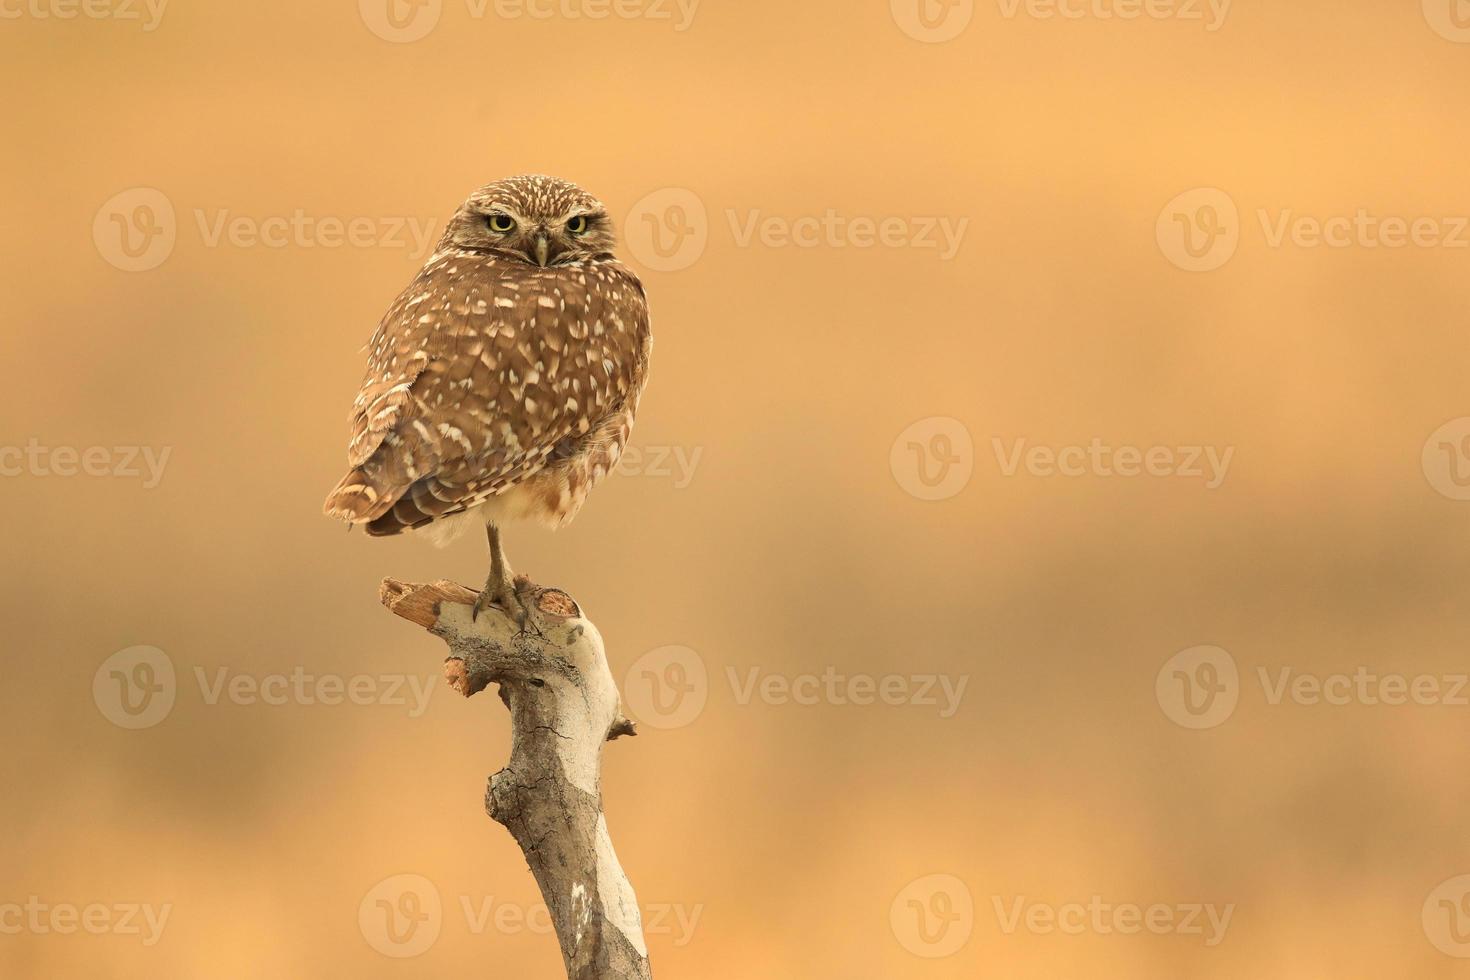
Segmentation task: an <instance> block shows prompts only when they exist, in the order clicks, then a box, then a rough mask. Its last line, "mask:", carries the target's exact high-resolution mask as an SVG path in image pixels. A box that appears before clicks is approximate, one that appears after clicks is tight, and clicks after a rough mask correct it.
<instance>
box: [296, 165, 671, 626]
mask: <svg viewBox="0 0 1470 980" xmlns="http://www.w3.org/2000/svg"><path fill="white" fill-rule="evenodd" d="M614 244H615V236H614V231H613V226H612V222H611V220H609V218H608V215H607V209H606V208H604V207H603V206H602V204H601V202H599V201H598V200H597V199H596V198H594V197H592V196H591V195H590V194H588V193H586V192H585V191H583V190H582V189H581V188H579V187H577V186H575V185H574V184H571V183H568V182H567V181H564V180H558V179H557V178H555V177H541V176H532V177H511V178H508V179H506V180H501V181H497V182H496V183H493V184H489V185H488V186H485V187H482V188H480V189H479V190H477V191H475V192H474V193H473V194H471V195H470V197H469V200H467V201H465V202H464V204H462V205H460V207H459V209H458V210H457V211H456V212H455V215H454V217H453V218H452V219H451V220H450V222H449V225H448V227H447V228H446V229H445V230H444V237H443V238H442V239H440V241H439V245H438V247H437V248H436V249H435V251H434V254H433V255H431V256H430V257H429V259H428V261H427V262H426V263H425V264H424V267H423V269H422V270H420V272H419V274H418V276H417V277H415V278H414V280H413V282H411V283H409V285H408V288H407V289H405V290H404V291H403V292H402V293H401V294H399V296H398V299H397V300H396V301H395V302H394V303H393V306H392V307H391V308H390V309H389V310H388V314H387V315H386V316H385V317H383V320H382V322H381V323H380V324H379V325H378V329H377V332H376V333H374V334H373V338H372V340H371V341H370V342H369V344H368V367H367V376H366V377H365V378H364V379H363V384H362V391H361V392H359V393H358V396H357V400H356V401H355V402H354V403H353V406H352V416H351V428H352V438H351V442H350V443H349V444H348V447H347V463H348V466H349V468H350V469H349V472H348V474H347V475H346V476H345V477H343V478H342V481H341V482H340V483H339V484H338V485H337V488H336V489H335V490H333V491H332V492H331V494H329V495H328V496H327V502H326V507H325V509H326V512H327V514H328V515H330V516H332V517H337V518H340V519H342V520H345V521H348V522H349V523H351V524H365V525H367V530H368V533H369V534H374V535H385V534H398V533H400V532H402V531H408V530H412V529H414V528H423V527H427V526H428V525H431V524H432V525H434V528H433V530H434V531H435V532H439V533H436V534H435V535H434V536H435V537H436V538H437V539H438V540H439V542H440V543H444V542H445V541H448V540H449V539H451V538H453V537H454V536H455V533H456V532H457V531H460V530H463V529H464V528H465V527H467V526H474V525H475V524H476V523H477V522H479V521H483V522H484V524H485V526H486V529H487V535H488V537H489V541H490V576H489V578H488V579H487V581H486V583H485V590H484V592H482V593H481V594H480V599H479V602H478V603H477V604H476V606H475V614H476V615H478V614H479V613H480V612H481V611H482V610H483V609H484V607H485V606H486V605H487V604H489V603H492V602H493V603H496V604H497V605H500V606H501V607H502V608H503V609H505V610H506V611H507V612H509V613H510V614H511V615H512V616H514V617H516V618H517V619H518V620H523V619H524V609H523V608H522V605H521V599H520V597H519V596H518V595H517V590H516V586H515V579H514V577H513V575H512V573H511V569H510V565H509V563H508V562H507V561H506V559H505V551H504V548H503V547H502V545H501V541H500V529H499V525H500V524H501V523H503V522H505V521H509V520H517V519H532V520H539V521H541V522H543V523H545V524H547V525H550V526H551V527H558V526H560V525H563V524H565V523H566V522H568V521H570V520H571V519H572V518H573V517H574V516H575V515H576V513H577V511H578V510H579V509H580V508H581V506H582V503H583V501H584V500H585V499H586V498H587V493H588V492H589V491H590V490H591V489H592V487H593V486H595V485H596V484H597V482H598V481H599V480H600V479H602V477H603V476H605V475H606V474H607V472H608V470H610V469H611V468H612V467H613V465H614V464H615V463H616V462H617V460H618V456H619V454H620V453H621V452H622V450H623V446H624V444H625V443H626V442H627V440H628V435H629V433H630V432H631V431H632V428H633V414H634V412H636V411H637V409H638V399H639V397H640V395H641V394H642V392H643V384H644V380H645V378H646V375H647V370H648V355H649V349H650V347H651V345H652V336H651V334H650V331H649V324H648V304H647V300H646V298H645V296H644V293H643V285H642V284H641V283H640V282H639V281H638V277H637V276H635V275H634V274H633V273H632V272H630V271H629V270H628V269H627V268H625V267H624V266H623V265H622V263H620V262H619V261H618V260H617V259H616V258H614V257H613V254H612V250H613V246H614Z"/></svg>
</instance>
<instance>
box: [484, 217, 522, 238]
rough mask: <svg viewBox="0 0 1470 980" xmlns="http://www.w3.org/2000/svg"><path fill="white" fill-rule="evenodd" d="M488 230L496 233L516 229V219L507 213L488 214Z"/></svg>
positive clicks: (504, 232) (506, 232)
mask: <svg viewBox="0 0 1470 980" xmlns="http://www.w3.org/2000/svg"><path fill="white" fill-rule="evenodd" d="M489 222H490V230H491V231H493V232H496V233H497V234H501V235H504V234H508V233H509V232H512V231H515V230H516V219H514V218H512V217H511V216H510V215H508V214H499V213H497V214H492V215H490V216H489Z"/></svg>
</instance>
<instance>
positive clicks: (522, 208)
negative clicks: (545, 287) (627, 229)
mask: <svg viewBox="0 0 1470 980" xmlns="http://www.w3.org/2000/svg"><path fill="white" fill-rule="evenodd" d="M616 242H617V239H616V236H615V235H614V232H613V226H612V219H610V218H609V217H608V215H607V208H605V207H603V205H602V202H601V201H599V200H598V199H597V198H595V197H593V196H592V195H591V194H588V193H587V192H586V191H584V190H582V188H580V187H578V186H577V185H576V184H573V183H572V182H571V181H567V180H562V179H561V178H559V177H543V176H540V175H531V176H524V177H507V178H506V179H504V180H497V181H496V182H495V183H493V184H487V185H485V186H484V187H481V188H480V189H479V190H477V191H475V192H474V193H473V194H471V195H470V196H469V199H468V200H466V201H465V202H464V203H463V204H461V205H460V206H459V210H458V211H456V212H455V214H454V217H453V218H451V219H450V221H449V226H448V227H447V228H445V230H444V240H443V242H442V243H441V244H442V245H443V246H448V247H450V248H460V249H465V250H467V251H472V252H492V253H495V254H497V255H502V256H504V257H506V258H508V259H511V260H513V261H520V262H528V263H530V264H531V265H537V266H541V267H543V268H544V267H546V266H556V265H568V264H570V263H572V262H577V261H579V260H584V259H590V258H593V257H595V256H598V255H605V254H607V253H609V252H611V251H612V249H613V246H614V245H615V244H616Z"/></svg>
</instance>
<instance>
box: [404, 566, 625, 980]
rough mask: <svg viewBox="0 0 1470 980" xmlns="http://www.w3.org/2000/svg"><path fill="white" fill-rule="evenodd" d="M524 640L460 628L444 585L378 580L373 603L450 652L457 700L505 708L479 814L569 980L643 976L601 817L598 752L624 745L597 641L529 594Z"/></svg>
mask: <svg viewBox="0 0 1470 980" xmlns="http://www.w3.org/2000/svg"><path fill="white" fill-rule="evenodd" d="M528 595H529V600H528V603H527V604H528V606H529V607H530V616H529V620H528V622H527V624H526V628H525V629H524V630H522V629H520V628H519V627H517V626H516V625H515V623H513V622H512V621H511V620H510V619H509V618H508V617H506V616H505V615H504V614H502V613H501V612H500V611H499V610H498V609H495V608H493V607H492V608H491V609H488V610H486V612H485V613H483V614H481V616H480V618H479V620H478V622H476V621H472V620H471V619H470V606H471V604H472V603H473V602H474V601H475V598H476V593H474V592H471V591H470V590H469V589H466V588H464V587H463V586H460V585H456V584H454V583H453V582H442V581H441V582H436V583H434V584H433V585H413V584H405V583H403V582H398V581H395V580H393V579H385V580H384V581H383V586H382V589H381V592H380V596H379V597H380V598H381V600H382V602H383V605H385V606H387V607H388V609H389V610H390V611H391V612H393V613H394V614H395V615H397V616H401V617H402V618H404V619H407V620H409V621H410V622H414V623H418V624H419V625H420V626H423V627H426V628H427V629H428V630H429V632H431V633H433V634H434V635H435V636H438V637H439V638H440V639H442V640H444V641H445V642H446V643H447V644H448V645H449V658H448V659H447V660H446V661H445V663H444V673H445V677H446V678H448V680H449V682H450V684H451V685H452V686H453V687H454V689H455V690H457V691H459V692H460V693H462V694H464V695H465V696H466V697H469V696H471V695H474V694H477V693H479V692H480V691H483V690H484V689H485V688H486V687H488V686H489V685H490V684H491V683H498V684H499V685H500V697H501V700H503V701H504V702H505V704H506V706H507V707H509V708H510V716H511V728H512V736H511V750H510V763H509V764H508V765H507V766H506V767H505V768H504V769H502V770H500V772H498V773H496V774H495V775H494V776H492V777H490V785H489V788H488V789H487V791H486V793H485V809H486V811H487V812H488V813H489V814H490V816H491V817H493V818H495V820H497V821H498V822H500V823H502V824H504V825H505V827H506V829H508V830H509V831H510V832H511V835H512V836H514V837H515V840H516V843H517V844H519V845H520V847H521V851H522V852H523V853H524V854H525V856H526V863H527V864H528V865H530V868H531V873H532V874H534V875H535V876H536V883H537V884H538V885H539V886H540V887H541V895H542V897H543V898H544V899H545V900H546V905H547V908H548V909H550V911H551V920H552V923H553V924H554V925H555V928H556V936H557V939H558V941H560V943H561V952H562V960H563V961H564V963H565V964H566V969H567V977H568V978H570V980H603V978H618V980H624V978H628V980H637V978H648V977H650V976H651V974H650V972H649V966H648V949H647V947H646V946H645V944H644V940H643V923H642V917H641V915H640V914H639V910H638V902H637V899H636V898H635V897H634V895H633V887H632V885H630V884H629V883H628V877H627V875H625V874H624V873H623V869H622V867H621V865H619V864H618V857H617V854H616V853H614V851H613V845H612V838H611V837H609V836H608V831H607V823H606V821H605V820H604V819H603V815H602V791H601V785H600V783H601V774H602V744H603V742H605V741H608V740H611V739H614V738H617V737H618V736H620V735H634V734H636V732H635V731H634V728H633V724H632V722H630V721H628V719H627V718H625V717H623V713H622V709H621V700H620V698H619V696H618V690H617V685H616V684H615V683H614V682H613V677H612V672H611V671H610V670H608V666H607V657H606V654H605V653H604V651H603V646H602V637H601V636H600V635H599V634H598V632H597V628H596V627H595V626H593V625H592V623H591V622H589V621H588V620H587V619H585V618H584V617H583V616H582V611H581V609H580V608H579V607H578V606H577V603H576V602H575V601H574V600H573V599H572V597H571V596H569V595H567V594H566V593H565V592H561V591H559V590H557V589H547V588H537V587H530V590H529V593H528Z"/></svg>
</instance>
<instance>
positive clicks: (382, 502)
mask: <svg viewBox="0 0 1470 980" xmlns="http://www.w3.org/2000/svg"><path fill="white" fill-rule="evenodd" d="M397 499H398V498H397V497H396V496H395V495H393V494H392V493H391V492H387V491H385V490H383V489H382V488H381V487H380V486H378V485H376V484H375V483H374V481H373V478H372V477H371V476H369V475H368V474H367V472H366V471H365V470H364V469H363V468H362V467H360V466H359V467H356V468H355V469H353V470H352V472H350V473H348V474H347V475H346V476H344V477H343V478H342V482H340V483H338V484H337V486H336V489H334V490H333V491H332V492H331V493H329V494H327V502H326V503H325V504H323V505H322V510H323V511H324V512H325V513H326V515H327V516H328V517H335V518H336V519H337V520H339V521H346V522H347V523H349V524H367V523H369V522H371V521H375V520H377V519H378V518H379V517H382V516H383V515H384V514H385V513H387V512H388V510H389V509H390V508H391V507H392V506H393V504H394V503H395V502H397Z"/></svg>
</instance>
